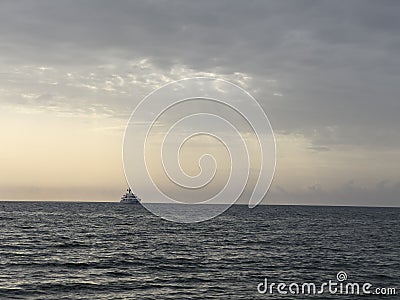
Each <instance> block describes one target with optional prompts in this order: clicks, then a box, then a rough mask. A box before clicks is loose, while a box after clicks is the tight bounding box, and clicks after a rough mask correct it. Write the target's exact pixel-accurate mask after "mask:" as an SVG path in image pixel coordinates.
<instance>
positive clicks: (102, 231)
mask: <svg viewBox="0 0 400 300" xmlns="http://www.w3.org/2000/svg"><path fill="white" fill-rule="evenodd" d="M338 274H341V275H340V276H342V277H340V280H341V281H339V277H338V276H339V275H338ZM343 276H345V277H343ZM399 278H400V209H399V208H368V207H327V206H271V205H266V206H258V207H256V208H253V209H249V208H248V207H247V206H245V205H234V206H232V207H231V208H230V209H229V210H227V211H226V212H225V213H223V214H222V215H220V216H218V217H216V218H214V219H212V220H209V221H205V222H201V223H194V224H179V223H173V222H169V221H165V220H163V219H161V218H159V217H157V216H155V215H153V214H152V213H150V212H148V211H147V210H146V209H145V208H144V207H142V206H141V205H128V204H120V203H111V202H109V203H105V202H102V203H94V202H80V203H77V202H76V203H72V202H11V201H10V202H0V299H310V298H311V299H358V298H362V299H382V298H385V299H400V289H399V288H400V286H399ZM329 281H331V282H335V283H337V284H338V285H337V286H336V288H337V292H336V293H331V292H329V291H327V290H326V289H324V293H323V294H315V293H308V294H307V293H301V288H302V287H303V286H302V284H303V283H314V284H315V285H316V286H317V287H318V285H321V284H322V283H324V282H329ZM340 282H341V283H357V284H359V285H360V286H361V285H362V284H365V283H368V284H370V285H371V287H372V288H370V289H368V290H367V292H370V294H368V295H366V294H364V295H362V296H361V295H353V294H352V295H343V294H340V293H339V289H338V287H339V283H340ZM272 283H274V284H275V286H274V285H272V286H273V288H272V293H271V292H270V289H271V284H272ZM280 283H283V284H285V285H286V289H285V290H283V289H281V290H280V291H278V290H277V285H278V284H280ZM289 285H291V288H292V290H291V291H292V292H293V291H294V292H295V294H292V293H291V291H288V286H289ZM296 285H297V286H299V292H298V293H297V289H296ZM266 286H267V288H266ZM282 287H283V286H282V285H281V288H282ZM376 288H379V289H380V290H379V291H383V290H382V289H385V290H384V291H385V293H387V292H388V291H389V288H391V289H393V288H394V289H395V292H396V295H388V294H387V295H386V296H384V297H383V296H381V295H378V294H377V290H375V289H376ZM306 290H307V289H306ZM281 291H283V293H280V292H281ZM371 291H372V292H371ZM390 291H392V290H390ZM284 292H286V294H285V293H284ZM305 292H307V291H305ZM342 292H343V291H342Z"/></svg>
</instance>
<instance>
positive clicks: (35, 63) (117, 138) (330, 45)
mask: <svg viewBox="0 0 400 300" xmlns="http://www.w3.org/2000/svg"><path fill="white" fill-rule="evenodd" d="M399 15H400V2H399V1H395V0H393V1H388V0H382V1H368V0H365V1H364V0H363V1H361V0H360V1H354V0H350V1H346V2H341V1H303V0H297V1H294V0H292V1H90V0H89V1H49V0H46V1H43V0H39V1H2V2H1V4H0V128H1V130H0V142H1V144H0V199H3V200H82V201H118V200H119V197H120V195H121V193H122V192H123V190H124V189H125V188H126V182H125V177H124V170H123V166H122V154H121V153H122V139H123V134H124V129H125V126H126V124H127V121H128V119H129V116H130V114H131V112H132V110H133V109H134V108H135V106H136V105H137V104H138V103H139V102H140V101H141V100H142V99H143V97H145V96H146V95H147V94H148V93H150V92H152V91H154V90H155V89H157V88H159V87H161V86H163V85H164V84H166V83H169V82H172V81H174V80H179V79H183V78H187V77H195V76H212V77H216V78H221V79H225V80H228V81H231V82H232V83H234V84H237V85H238V86H240V87H242V88H244V89H245V90H247V91H248V92H249V93H251V95H253V96H254V97H255V98H256V99H257V100H258V102H259V103H260V104H261V105H262V107H263V109H264V110H265V112H266V113H267V115H268V117H269V120H270V122H271V124H272V127H273V130H274V133H275V138H276V147H277V166H276V172H275V178H274V181H273V183H272V185H271V188H270V191H269V193H268V195H267V196H266V197H265V199H264V200H263V204H318V205H365V206H399V205H400V199H399V195H400V165H399V161H400V118H399V117H398V115H399V112H400V100H399V94H400V85H399V82H400V19H399V18H398V16H399ZM196 147H197V150H199V149H201V145H200V146H196Z"/></svg>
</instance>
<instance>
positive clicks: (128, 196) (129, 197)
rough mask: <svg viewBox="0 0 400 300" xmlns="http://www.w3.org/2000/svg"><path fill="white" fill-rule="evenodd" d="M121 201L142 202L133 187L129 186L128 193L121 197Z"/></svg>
mask: <svg viewBox="0 0 400 300" xmlns="http://www.w3.org/2000/svg"><path fill="white" fill-rule="evenodd" d="M120 203H129V204H138V203H140V198H139V197H138V196H136V195H135V194H134V193H132V190H131V188H128V189H127V190H126V193H125V194H124V195H123V196H122V197H121V201H120Z"/></svg>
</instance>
